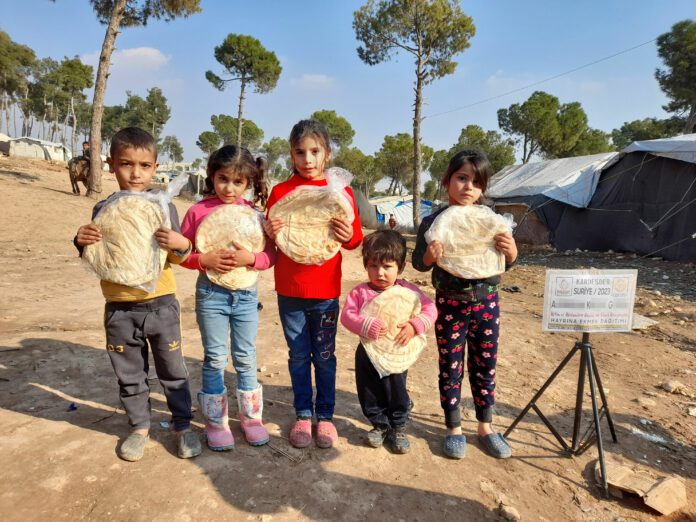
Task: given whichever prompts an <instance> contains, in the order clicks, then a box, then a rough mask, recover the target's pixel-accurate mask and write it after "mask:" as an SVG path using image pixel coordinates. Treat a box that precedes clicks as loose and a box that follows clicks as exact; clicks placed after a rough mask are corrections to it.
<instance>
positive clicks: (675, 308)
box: [673, 306, 684, 314]
mask: <svg viewBox="0 0 696 522" xmlns="http://www.w3.org/2000/svg"><path fill="white" fill-rule="evenodd" d="M673 310H674V311H675V312H676V313H678V314H681V313H684V309H683V308H679V307H678V306H675V307H674V308H673Z"/></svg>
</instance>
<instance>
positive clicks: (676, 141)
mask: <svg viewBox="0 0 696 522" xmlns="http://www.w3.org/2000/svg"><path fill="white" fill-rule="evenodd" d="M621 152H626V153H628V152H649V153H650V154H654V155H655V156H663V157H665V158H671V159H675V160H679V161H686V162H687V163H696V134H683V135H681V136H675V137H673V138H663V139H659V140H646V141H634V142H633V143H631V144H630V145H629V146H628V147H626V148H625V149H624V150H622V151H621Z"/></svg>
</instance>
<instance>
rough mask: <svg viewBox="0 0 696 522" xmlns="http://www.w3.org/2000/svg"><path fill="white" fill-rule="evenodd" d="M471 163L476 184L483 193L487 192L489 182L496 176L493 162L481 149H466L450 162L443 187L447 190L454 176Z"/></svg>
mask: <svg viewBox="0 0 696 522" xmlns="http://www.w3.org/2000/svg"><path fill="white" fill-rule="evenodd" d="M467 163H469V164H470V165H471V166H472V167H473V169H474V184H475V185H476V186H477V187H478V188H480V189H481V193H482V194H483V193H485V192H486V187H488V181H489V180H490V179H491V176H493V174H495V172H493V167H492V166H491V162H490V161H488V156H486V153H485V152H483V151H482V150H480V149H464V150H460V151H459V152H457V153H456V154H455V155H454V156H452V158H451V159H450V161H449V165H447V170H445V175H444V176H442V186H443V187H445V188H447V186H448V185H449V182H450V179H451V178H452V174H454V173H455V172H457V171H458V170H459V169H461V168H462V167H463V166H464V165H465V164H467Z"/></svg>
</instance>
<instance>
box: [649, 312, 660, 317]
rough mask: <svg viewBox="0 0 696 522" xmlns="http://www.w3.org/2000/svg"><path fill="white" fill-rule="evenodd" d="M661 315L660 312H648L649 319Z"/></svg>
mask: <svg viewBox="0 0 696 522" xmlns="http://www.w3.org/2000/svg"><path fill="white" fill-rule="evenodd" d="M658 315H660V312H648V317H657V316H658Z"/></svg>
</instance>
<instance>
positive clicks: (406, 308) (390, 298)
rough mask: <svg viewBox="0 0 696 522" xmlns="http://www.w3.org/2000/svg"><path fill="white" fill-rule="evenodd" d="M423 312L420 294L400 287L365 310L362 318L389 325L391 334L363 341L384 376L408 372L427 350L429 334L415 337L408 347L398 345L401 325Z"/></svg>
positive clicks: (375, 299)
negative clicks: (378, 320) (395, 340)
mask: <svg viewBox="0 0 696 522" xmlns="http://www.w3.org/2000/svg"><path fill="white" fill-rule="evenodd" d="M420 311H421V304H420V299H419V298H418V295H416V293H415V292H414V291H413V290H409V289H408V288H404V287H403V286H398V285H395V286H392V287H391V288H389V289H387V290H385V291H384V292H382V293H381V294H379V295H378V296H377V297H375V298H374V299H373V300H372V301H370V302H369V303H367V304H366V305H365V306H364V307H363V309H362V310H361V314H362V315H364V316H366V317H376V318H378V319H380V320H382V321H383V322H384V323H385V324H386V326H387V334H386V335H383V336H382V337H380V338H379V339H366V338H364V337H361V338H360V340H361V342H362V345H363V346H364V347H365V351H366V352H367V355H368V357H369V358H370V361H372V364H373V366H374V367H375V369H376V370H377V373H379V375H380V377H385V376H387V375H391V374H392V373H402V372H405V371H406V370H408V368H409V367H410V366H411V365H412V364H413V363H415V362H416V360H417V359H418V356H419V355H420V353H421V352H422V351H423V348H424V347H425V345H426V343H427V341H426V338H425V334H420V335H415V336H413V338H412V339H411V340H410V341H409V342H408V344H407V345H406V346H400V345H397V344H396V343H395V342H394V338H395V337H396V336H397V334H398V333H399V331H400V330H401V329H400V328H399V327H398V325H400V324H403V323H405V322H407V321H408V320H409V319H412V318H413V317H415V316H416V315H418V314H419V313H420Z"/></svg>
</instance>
